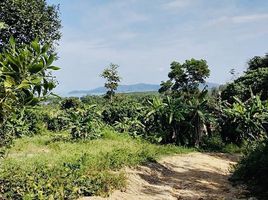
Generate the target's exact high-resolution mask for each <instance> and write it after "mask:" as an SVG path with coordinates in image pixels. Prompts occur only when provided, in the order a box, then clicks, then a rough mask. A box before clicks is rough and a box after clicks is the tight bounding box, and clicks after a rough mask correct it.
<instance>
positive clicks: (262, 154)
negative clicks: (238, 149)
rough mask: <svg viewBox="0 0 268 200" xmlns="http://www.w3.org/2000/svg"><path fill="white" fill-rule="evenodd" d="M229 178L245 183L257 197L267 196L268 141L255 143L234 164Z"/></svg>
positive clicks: (263, 197)
mask: <svg viewBox="0 0 268 200" xmlns="http://www.w3.org/2000/svg"><path fill="white" fill-rule="evenodd" d="M234 170H235V171H234V173H233V176H232V178H231V180H233V181H235V182H241V181H242V182H243V183H246V184H247V186H248V188H249V189H250V190H251V191H252V192H253V194H254V195H256V197H258V198H259V199H267V198H268V191H267V188H268V179H267V178H266V177H267V176H268V141H267V140H266V141H264V142H259V143H256V144H255V145H253V146H252V147H251V150H249V152H247V154H246V155H245V156H244V157H243V158H242V160H241V161H240V162H239V163H238V165H236V166H235V169H234Z"/></svg>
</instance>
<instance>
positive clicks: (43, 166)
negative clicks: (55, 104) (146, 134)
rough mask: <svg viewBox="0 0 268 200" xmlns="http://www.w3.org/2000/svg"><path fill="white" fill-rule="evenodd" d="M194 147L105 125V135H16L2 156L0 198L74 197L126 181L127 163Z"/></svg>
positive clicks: (120, 185) (101, 191)
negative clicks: (149, 139)
mask: <svg viewBox="0 0 268 200" xmlns="http://www.w3.org/2000/svg"><path fill="white" fill-rule="evenodd" d="M191 151H193V149H188V148H183V147H176V146H172V145H167V146H160V145H154V144H150V143H148V142H145V141H143V140H140V139H133V138H131V137H130V136H128V135H127V134H118V133H115V132H113V131H111V130H104V131H103V136H102V138H101V139H97V140H91V141H87V140H85V141H76V142H72V141H71V140H68V136H66V135H65V134H64V133H61V134H57V135H56V136H55V133H54V135H52V134H45V135H36V136H34V137H23V138H20V139H17V140H16V141H15V143H14V145H13V147H12V148H11V149H10V150H9V152H8V156H7V157H6V158H5V159H4V160H3V161H2V162H1V169H0V194H2V196H1V195H0V198H3V199H75V198H78V197H80V196H92V195H101V196H107V195H108V194H109V193H110V192H111V191H113V190H115V189H122V188H124V187H125V184H126V182H125V180H126V178H125V175H124V172H123V171H122V170H120V169H122V168H123V167H125V166H135V165H138V164H142V163H146V162H148V161H154V160H156V159H158V158H159V157H160V156H161V155H168V154H174V153H188V152H191Z"/></svg>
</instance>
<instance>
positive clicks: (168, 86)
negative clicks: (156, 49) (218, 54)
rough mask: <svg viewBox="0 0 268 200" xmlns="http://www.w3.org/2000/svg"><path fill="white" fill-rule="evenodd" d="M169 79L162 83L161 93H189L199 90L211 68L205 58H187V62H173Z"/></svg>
mask: <svg viewBox="0 0 268 200" xmlns="http://www.w3.org/2000/svg"><path fill="white" fill-rule="evenodd" d="M170 69H171V71H170V72H169V74H168V77H169V80H168V81H165V82H162V83H161V88H160V89H159V92H160V93H164V92H173V93H174V92H175V93H189V92H194V91H197V90H198V87H199V85H200V83H205V79H206V78H207V77H208V76H209V74H210V70H209V68H208V65H207V62H206V61H205V60H196V59H193V58H192V59H191V60H186V61H185V63H183V64H181V63H179V62H176V61H174V62H172V63H171V64H170Z"/></svg>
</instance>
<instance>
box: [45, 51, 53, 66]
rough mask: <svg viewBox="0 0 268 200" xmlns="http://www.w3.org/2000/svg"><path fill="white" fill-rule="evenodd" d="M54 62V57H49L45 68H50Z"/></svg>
mask: <svg viewBox="0 0 268 200" xmlns="http://www.w3.org/2000/svg"><path fill="white" fill-rule="evenodd" d="M54 60H55V55H53V54H52V55H50V56H49V58H48V59H47V63H46V64H47V67H48V66H50V65H51V64H52V63H53V62H54Z"/></svg>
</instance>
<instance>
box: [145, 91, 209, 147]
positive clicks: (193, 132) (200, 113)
mask: <svg viewBox="0 0 268 200" xmlns="http://www.w3.org/2000/svg"><path fill="white" fill-rule="evenodd" d="M207 97H208V96H207V91H202V92H201V93H200V94H198V95H197V96H192V99H186V98H184V97H180V98H174V97H172V96H171V97H169V96H167V97H166V98H165V99H164V100H162V99H160V98H155V99H154V100H153V101H152V102H151V106H152V107H151V111H150V112H149V113H148V114H147V117H148V118H147V124H148V122H149V121H150V124H151V125H150V127H151V130H150V132H159V133H162V134H161V137H162V142H163V143H173V142H175V143H176V144H178V145H189V146H199V145H200V142H201V139H202V136H203V134H204V133H203V131H204V130H203V126H204V125H206V124H209V123H211V122H212V121H213V119H212V115H211V114H210V113H209V109H208V105H207Z"/></svg>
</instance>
